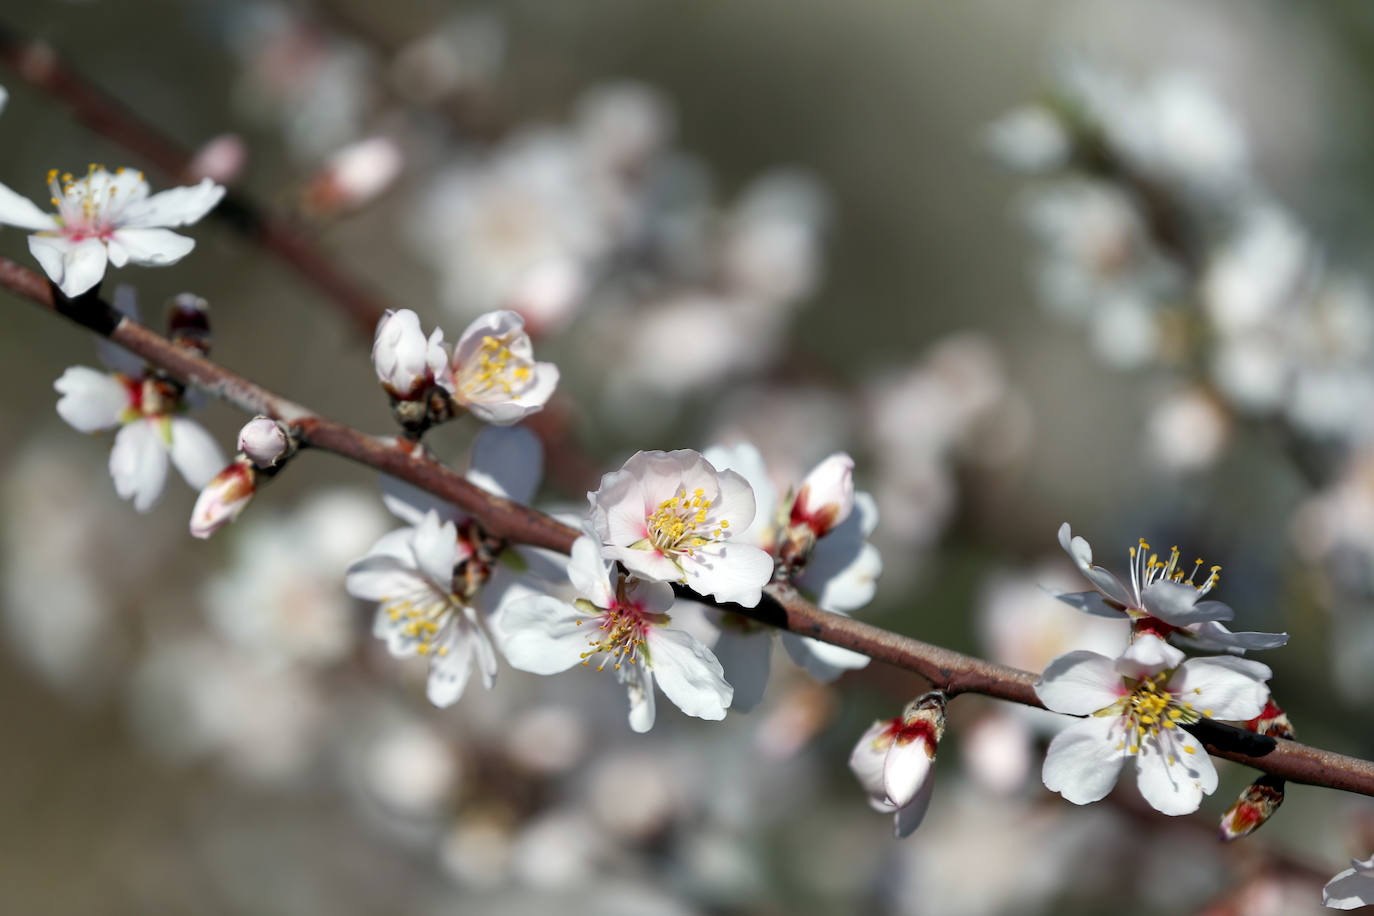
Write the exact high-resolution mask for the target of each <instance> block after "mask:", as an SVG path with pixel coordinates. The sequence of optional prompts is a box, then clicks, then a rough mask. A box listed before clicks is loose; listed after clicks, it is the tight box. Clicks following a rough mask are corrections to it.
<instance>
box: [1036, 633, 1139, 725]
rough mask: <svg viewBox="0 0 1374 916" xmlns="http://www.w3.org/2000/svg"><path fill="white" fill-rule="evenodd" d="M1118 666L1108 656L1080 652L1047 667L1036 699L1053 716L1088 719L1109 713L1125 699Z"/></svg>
mask: <svg viewBox="0 0 1374 916" xmlns="http://www.w3.org/2000/svg"><path fill="white" fill-rule="evenodd" d="M1125 692H1126V688H1125V685H1124V684H1122V682H1121V675H1120V674H1118V673H1117V671H1116V666H1115V663H1114V661H1113V660H1112V659H1110V658H1107V656H1105V655H1099V654H1097V653H1096V652H1089V651H1087V650H1086V649H1080V650H1078V651H1076V652H1068V653H1066V654H1064V655H1061V656H1059V657H1058V658H1056V659H1055V660H1054V661H1052V662H1050V663H1049V664H1048V665H1047V666H1045V673H1044V674H1042V675H1040V680H1038V681H1036V682H1035V695H1036V696H1038V697H1039V698H1040V702H1042V703H1044V704H1045V706H1046V707H1047V708H1049V709H1051V710H1053V711H1054V712H1062V713H1067V714H1068V715H1071V716H1086V715H1090V714H1092V713H1095V712H1097V711H1098V710H1099V709H1106V708H1107V707H1108V706H1111V705H1112V704H1113V703H1115V702H1116V701H1117V700H1119V699H1121V697H1122V696H1124V695H1125Z"/></svg>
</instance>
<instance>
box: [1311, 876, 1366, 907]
mask: <svg viewBox="0 0 1374 916" xmlns="http://www.w3.org/2000/svg"><path fill="white" fill-rule="evenodd" d="M1371 904H1374V875H1371V874H1369V873H1368V872H1364V871H1361V870H1359V869H1357V868H1347V869H1346V870H1345V871H1343V872H1341V873H1339V874H1338V875H1336V876H1335V877H1334V878H1332V879H1331V880H1330V881H1328V882H1326V886H1325V887H1323V888H1322V906H1327V907H1330V908H1331V909H1333V910H1353V909H1355V908H1357V907H1362V906H1369V905H1371Z"/></svg>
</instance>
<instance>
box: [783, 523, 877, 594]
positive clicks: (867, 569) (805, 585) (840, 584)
mask: <svg viewBox="0 0 1374 916" xmlns="http://www.w3.org/2000/svg"><path fill="white" fill-rule="evenodd" d="M849 518H850V520H851V521H852V520H853V519H854V518H856V515H855V514H854V513H851V514H850V516H849ZM851 521H846V522H845V523H844V526H847V525H849V524H850V523H851ZM844 526H841V528H843V527H844ZM839 531H840V529H836V530H835V531H833V532H831V535H830V537H825V538H821V539H820V540H819V541H817V542H816V547H815V549H814V550H812V552H811V558H810V559H809V560H808V561H807V563H806V567H805V568H804V569H803V570H802V573H801V575H800V576H798V577H797V578H796V584H797V587H798V588H800V589H801V590H802V591H804V592H806V593H808V594H811V595H814V596H815V600H816V604H818V605H820V606H821V607H822V608H823V609H825V610H827V611H839V612H842V613H848V612H850V611H857V610H858V609H859V608H862V607H864V606H865V605H867V604H868V603H869V602H870V601H872V600H873V596H874V594H876V593H877V591H878V577H879V576H881V575H882V573H883V557H882V554H881V553H880V552H879V551H878V548H876V547H874V546H873V545H872V544H867V543H860V544H859V545H858V550H857V551H855V552H854V553H851V554H849V555H848V556H845V555H844V554H843V553H841V552H840V551H839V550H835V549H832V548H831V547H830V544H831V541H832V540H833V539H834V538H835V537H837V536H838V535H839ZM836 546H839V545H836Z"/></svg>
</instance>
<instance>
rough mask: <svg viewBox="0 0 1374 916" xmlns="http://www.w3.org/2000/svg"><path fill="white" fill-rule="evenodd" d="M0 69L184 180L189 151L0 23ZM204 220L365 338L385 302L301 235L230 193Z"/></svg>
mask: <svg viewBox="0 0 1374 916" xmlns="http://www.w3.org/2000/svg"><path fill="white" fill-rule="evenodd" d="M0 64H3V65H4V66H6V67H8V68H9V69H10V70H11V71H12V72H13V73H14V74H15V75H16V76H18V77H19V78H20V79H22V80H23V81H24V82H26V83H28V84H29V85H30V86H33V87H34V88H36V89H39V90H41V91H42V92H44V93H46V94H47V95H49V96H50V97H52V98H53V99H56V100H57V101H58V102H60V103H62V104H63V105H65V106H66V107H67V110H68V111H70V112H71V113H72V115H73V116H74V117H75V118H76V120H78V121H79V122H81V123H82V124H84V125H86V126H87V127H89V128H90V129H91V130H93V131H95V132H96V133H98V134H100V135H101V136H103V137H105V138H106V139H107V140H110V141H111V142H113V143H116V144H118V145H120V146H122V147H124V148H125V149H126V150H128V151H129V152H131V153H133V154H134V155H135V156H138V157H140V158H142V159H144V160H146V161H147V162H148V163H150V164H151V165H152V166H153V167H154V168H156V169H158V170H159V171H161V172H163V173H165V174H166V175H168V176H169V177H171V178H174V179H176V180H179V181H185V180H189V179H190V178H191V177H192V176H191V175H190V165H191V159H192V156H193V154H192V152H191V151H190V150H187V149H186V148H185V147H183V146H182V145H181V144H179V143H177V142H176V141H175V140H173V139H172V138H171V137H168V136H166V135H165V134H163V133H162V132H161V131H160V130H158V128H156V127H155V126H153V125H152V124H149V123H148V122H147V121H145V120H144V119H143V118H142V117H140V116H139V115H138V113H137V112H135V111H133V110H132V109H130V108H129V107H128V106H126V105H124V104H123V103H122V102H120V101H119V100H118V99H116V98H114V97H112V96H110V95H109V94H108V93H106V92H105V91H104V90H102V89H101V88H100V87H99V86H97V85H95V84H94V83H92V82H91V81H89V80H87V79H86V78H85V77H83V76H82V75H81V74H80V73H79V72H77V71H76V69H74V68H73V67H72V66H71V65H70V64H68V63H67V62H66V61H65V60H63V59H62V57H60V56H59V55H58V53H57V52H56V51H55V50H54V49H53V48H52V47H51V46H50V45H47V44H45V43H43V42H41V41H35V40H33V39H29V38H26V37H24V36H23V35H20V34H19V33H18V32H16V31H14V30H13V29H11V28H10V27H8V26H6V25H4V24H0ZM211 215H212V216H216V217H218V218H219V219H221V220H223V221H224V222H226V223H228V224H229V225H230V226H231V227H232V228H233V229H234V230H235V231H236V232H238V233H239V234H240V235H242V236H243V237H245V238H247V239H248V240H249V241H251V242H253V243H254V244H256V245H258V246H260V247H261V248H262V249H263V250H265V251H267V252H268V253H269V254H271V255H273V256H274V257H276V258H277V259H278V260H280V261H282V262H284V263H285V264H287V265H288V266H289V267H291V268H292V269H293V270H295V271H296V273H297V274H299V275H300V276H301V277H303V278H304V279H305V280H306V281H307V282H308V283H310V284H311V285H312V286H314V287H315V288H316V289H318V290H319V291H320V292H321V293H323V294H324V295H325V296H326V297H327V298H328V299H329V300H330V301H331V302H332V303H333V304H334V305H335V306H336V307H337V308H338V309H339V310H340V311H341V312H343V313H344V314H345V315H346V316H347V317H348V319H349V321H351V322H352V323H353V324H354V325H355V326H356V327H357V328H358V330H359V331H360V332H361V333H362V334H363V335H364V336H366V337H367V338H369V339H370V338H371V336H372V332H373V330H374V329H375V328H376V327H377V322H378V321H379V320H381V317H382V314H383V313H384V312H385V311H386V308H387V306H386V303H385V302H383V301H382V300H381V299H380V298H378V297H377V296H376V295H375V294H374V293H372V292H370V291H368V290H366V289H364V288H363V287H362V286H361V285H360V284H359V283H358V282H357V281H355V280H353V279H351V278H350V277H347V276H345V275H344V274H343V273H341V272H340V271H339V270H338V269H337V268H335V267H334V265H333V264H332V263H331V262H330V260H329V259H328V258H326V257H325V256H324V255H323V254H322V253H321V252H320V250H319V249H318V248H316V247H315V245H314V243H313V242H311V241H310V240H309V239H308V238H306V236H305V235H303V234H302V233H301V232H299V231H298V230H296V229H294V228H293V227H291V226H289V225H287V224H286V223H284V222H282V221H280V220H278V219H276V218H275V217H273V216H271V215H269V214H268V213H266V212H265V211H263V210H262V209H261V208H259V207H258V206H257V205H256V204H254V203H253V201H252V200H251V199H249V198H248V197H247V196H245V195H243V194H241V193H239V192H237V191H234V190H232V189H230V190H229V192H228V193H227V194H225V196H224V200H222V201H221V202H220V204H219V206H217V207H216V208H215V209H214V210H212V211H211Z"/></svg>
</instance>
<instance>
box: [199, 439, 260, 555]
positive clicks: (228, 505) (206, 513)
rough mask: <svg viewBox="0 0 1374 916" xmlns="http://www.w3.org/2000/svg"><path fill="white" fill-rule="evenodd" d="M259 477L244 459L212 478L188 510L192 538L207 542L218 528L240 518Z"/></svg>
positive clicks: (241, 458)
mask: <svg viewBox="0 0 1374 916" xmlns="http://www.w3.org/2000/svg"><path fill="white" fill-rule="evenodd" d="M257 480H258V473H257V471H256V470H255V469H254V468H253V463H252V462H251V461H249V460H248V459H247V458H245V457H242V456H240V457H238V458H235V459H234V463H233V464H231V465H229V466H228V467H226V468H225V469H224V470H222V471H220V472H219V473H218V474H216V475H215V477H214V479H213V480H211V481H210V482H209V483H208V484H206V485H205V489H203V490H201V491H200V496H198V497H196V505H195V508H194V509H192V510H191V534H192V535H193V536H195V537H198V538H208V537H209V536H210V535H212V534H214V533H215V532H216V531H218V530H219V529H220V528H223V527H224V526H225V525H227V524H229V523H230V522H232V521H233V520H234V519H236V518H238V517H239V514H240V513H241V512H243V510H244V508H246V507H247V505H248V501H249V500H250V499H252V498H253V492H254V491H255V490H256V489H257Z"/></svg>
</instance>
